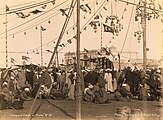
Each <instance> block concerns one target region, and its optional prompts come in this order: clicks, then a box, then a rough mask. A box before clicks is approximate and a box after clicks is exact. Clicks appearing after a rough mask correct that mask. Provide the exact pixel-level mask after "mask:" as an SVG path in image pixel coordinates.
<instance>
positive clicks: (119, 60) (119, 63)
mask: <svg viewBox="0 0 163 120" xmlns="http://www.w3.org/2000/svg"><path fill="white" fill-rule="evenodd" d="M118 65H119V72H121V56H120V54H119V53H118Z"/></svg>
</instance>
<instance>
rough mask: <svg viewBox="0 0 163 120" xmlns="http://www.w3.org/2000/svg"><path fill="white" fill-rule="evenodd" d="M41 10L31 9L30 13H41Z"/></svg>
mask: <svg viewBox="0 0 163 120" xmlns="http://www.w3.org/2000/svg"><path fill="white" fill-rule="evenodd" d="M41 12H42V11H40V10H37V9H36V10H33V11H31V12H30V13H33V14H38V13H41Z"/></svg>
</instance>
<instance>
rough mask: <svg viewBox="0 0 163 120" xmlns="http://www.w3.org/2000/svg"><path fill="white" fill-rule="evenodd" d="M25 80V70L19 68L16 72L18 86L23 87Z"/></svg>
mask: <svg viewBox="0 0 163 120" xmlns="http://www.w3.org/2000/svg"><path fill="white" fill-rule="evenodd" d="M25 81H26V75H25V71H24V70H21V71H20V72H19V73H18V86H19V87H24V86H25Z"/></svg>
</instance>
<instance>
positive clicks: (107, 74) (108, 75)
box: [104, 73, 114, 92]
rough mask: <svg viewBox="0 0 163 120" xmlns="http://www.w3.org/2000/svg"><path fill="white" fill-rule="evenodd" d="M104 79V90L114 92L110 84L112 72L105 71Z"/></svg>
mask: <svg viewBox="0 0 163 120" xmlns="http://www.w3.org/2000/svg"><path fill="white" fill-rule="evenodd" d="M104 79H105V80H106V83H107V84H106V91H109V92H114V89H113V84H112V74H111V73H105V75H104Z"/></svg>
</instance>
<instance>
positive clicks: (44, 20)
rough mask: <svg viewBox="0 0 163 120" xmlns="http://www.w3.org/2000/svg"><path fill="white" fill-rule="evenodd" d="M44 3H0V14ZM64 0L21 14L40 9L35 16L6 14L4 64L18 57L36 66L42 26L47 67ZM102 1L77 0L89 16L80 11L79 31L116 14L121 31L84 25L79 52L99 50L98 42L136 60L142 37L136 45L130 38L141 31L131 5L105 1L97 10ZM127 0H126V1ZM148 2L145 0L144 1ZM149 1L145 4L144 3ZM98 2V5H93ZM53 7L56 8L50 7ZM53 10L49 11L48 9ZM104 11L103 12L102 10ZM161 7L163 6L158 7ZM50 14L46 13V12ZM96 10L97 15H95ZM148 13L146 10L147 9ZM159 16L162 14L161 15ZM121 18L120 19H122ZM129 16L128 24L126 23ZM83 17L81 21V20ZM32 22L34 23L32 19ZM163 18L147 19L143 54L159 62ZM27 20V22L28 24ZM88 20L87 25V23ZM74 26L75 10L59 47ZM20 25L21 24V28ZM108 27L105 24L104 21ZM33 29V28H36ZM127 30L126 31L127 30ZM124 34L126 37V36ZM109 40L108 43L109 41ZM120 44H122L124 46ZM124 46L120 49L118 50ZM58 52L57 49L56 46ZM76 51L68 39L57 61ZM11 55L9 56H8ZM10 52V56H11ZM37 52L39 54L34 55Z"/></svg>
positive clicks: (0, 23) (0, 39) (0, 61)
mask: <svg viewBox="0 0 163 120" xmlns="http://www.w3.org/2000/svg"><path fill="white" fill-rule="evenodd" d="M38 1H39V2H41V1H44V0H28V1H27V0H12V1H11V0H0V2H1V4H0V14H1V13H4V10H5V9H4V8H5V6H6V5H7V6H8V7H9V9H12V8H19V7H22V6H24V5H27V4H28V3H30V4H34V3H38ZM64 1H66V0H62V1H61V0H56V2H55V5H52V4H51V3H48V4H47V6H46V8H45V9H43V8H42V6H38V7H36V8H32V9H28V10H25V11H21V12H22V13H23V14H25V15H27V14H29V13H30V12H31V11H33V10H36V9H38V10H41V11H43V12H41V13H38V14H31V13H30V16H29V17H26V18H25V19H22V18H20V17H18V16H17V15H16V14H15V13H12V14H8V15H7V21H8V22H7V29H8V32H7V34H8V37H7V42H8V43H7V50H8V52H9V53H8V64H9V66H11V62H10V60H11V58H14V59H15V60H16V62H15V64H22V56H28V57H29V58H30V60H29V62H30V63H34V64H40V62H41V60H40V59H41V58H40V51H41V50H40V49H41V48H40V45H41V42H40V41H41V36H40V26H42V27H44V28H45V29H46V30H45V31H42V42H43V45H44V46H43V56H44V65H46V64H48V62H49V60H50V57H51V53H50V52H47V51H46V50H51V51H53V49H54V47H55V45H56V42H57V40H58V39H57V38H58V36H59V34H60V32H61V29H62V27H63V24H64V21H65V19H66V16H65V15H62V14H61V13H60V12H59V9H63V8H69V7H70V4H71V0H67V1H66V2H65V3H64V4H62V5H60V6H59V7H57V5H59V4H61V3H62V2H64ZM103 1H104V0H81V5H84V4H87V3H88V4H89V6H90V7H91V13H89V12H87V13H85V12H83V11H82V10H81V28H82V27H83V26H84V25H85V24H86V23H89V22H91V21H92V20H93V19H91V21H89V19H90V18H91V17H92V18H94V17H95V16H96V15H100V14H101V15H102V17H100V19H99V21H100V22H102V23H105V20H106V19H105V18H106V16H110V15H116V16H117V17H118V18H119V19H120V23H121V24H122V25H123V28H124V29H122V30H121V31H120V33H119V35H118V36H114V39H113V34H112V33H108V32H103V30H102V32H101V27H98V29H97V32H94V29H93V28H92V27H91V26H90V25H88V24H86V30H83V29H82V30H81V51H83V49H84V48H86V49H88V50H92V49H100V46H101V40H102V46H107V47H110V46H115V47H116V50H117V51H121V50H123V51H126V52H136V53H138V56H137V58H140V59H141V58H142V50H143V49H142V48H143V47H142V46H143V45H142V44H143V43H142V37H141V40H140V43H138V40H137V37H134V32H136V31H141V30H142V28H141V25H140V24H139V23H140V21H135V20H134V19H135V14H136V11H135V7H134V9H133V10H134V11H133V14H131V13H132V7H133V6H132V5H127V4H126V3H123V2H120V1H119V2H115V0H109V2H106V3H105V4H104V5H103V6H102V7H101V9H100V10H99V11H97V10H98V9H99V7H100V6H101V5H102V4H103ZM126 1H127V0H126ZM128 1H129V2H134V0H128ZM147 1H148V0H147ZM138 2H139V0H135V3H138ZM148 2H149V1H148ZM96 3H98V4H96ZM155 3H156V8H157V9H159V4H160V5H161V6H163V5H162V4H163V1H162V0H157V1H156V0H155ZM54 7H56V8H54ZM52 8H54V9H53V10H51V11H50V9H52ZM104 8H106V9H104ZM162 8H163V7H162ZM48 11H50V12H48ZM96 11H97V13H96ZM147 11H148V10H147ZM41 14H43V15H41ZM162 14H163V13H162ZM122 16H123V19H122ZM130 16H132V17H131V21H130ZM84 18H85V19H84ZM33 19H34V20H33ZM161 19H163V16H162V15H161V14H160V17H159V18H158V19H151V20H150V21H148V20H147V48H149V51H148V52H147V58H148V59H161V52H162V48H163V45H162V41H163V33H162V28H163V23H162V22H161ZM29 21H30V22H29ZM88 21H89V22H88ZM4 22H5V15H1V16H0V28H1V29H0V67H5V65H6V63H5V62H6V60H5V59H6V54H5V51H6V44H5V41H6V39H5V30H6V24H4ZM75 23H76V8H75V9H74V12H73V14H72V16H71V19H70V22H69V24H68V26H67V29H66V31H67V32H66V33H65V34H64V36H63V38H62V41H61V44H66V43H67V40H69V39H71V38H73V36H74V35H75V34H76V28H75V29H73V28H72V26H73V25H74V24H75ZM22 24H24V25H22ZM108 24H109V22H108ZM36 27H37V29H36ZM128 27H129V29H128ZM127 33H128V34H127ZM54 41H55V43H54ZM110 41H111V42H110ZM124 41H126V42H125V44H124ZM123 44H124V48H123V49H122V47H123ZM59 49H60V47H59ZM69 51H70V52H71V51H76V39H72V44H69V45H67V46H66V47H64V48H63V49H62V50H61V51H59V59H60V62H61V61H62V59H64V54H65V53H66V52H69ZM10 52H12V53H10ZM13 52H14V53H13ZM36 53H39V54H36ZM129 56H130V55H129V54H128V55H126V56H124V57H126V58H127V59H130V57H129Z"/></svg>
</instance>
